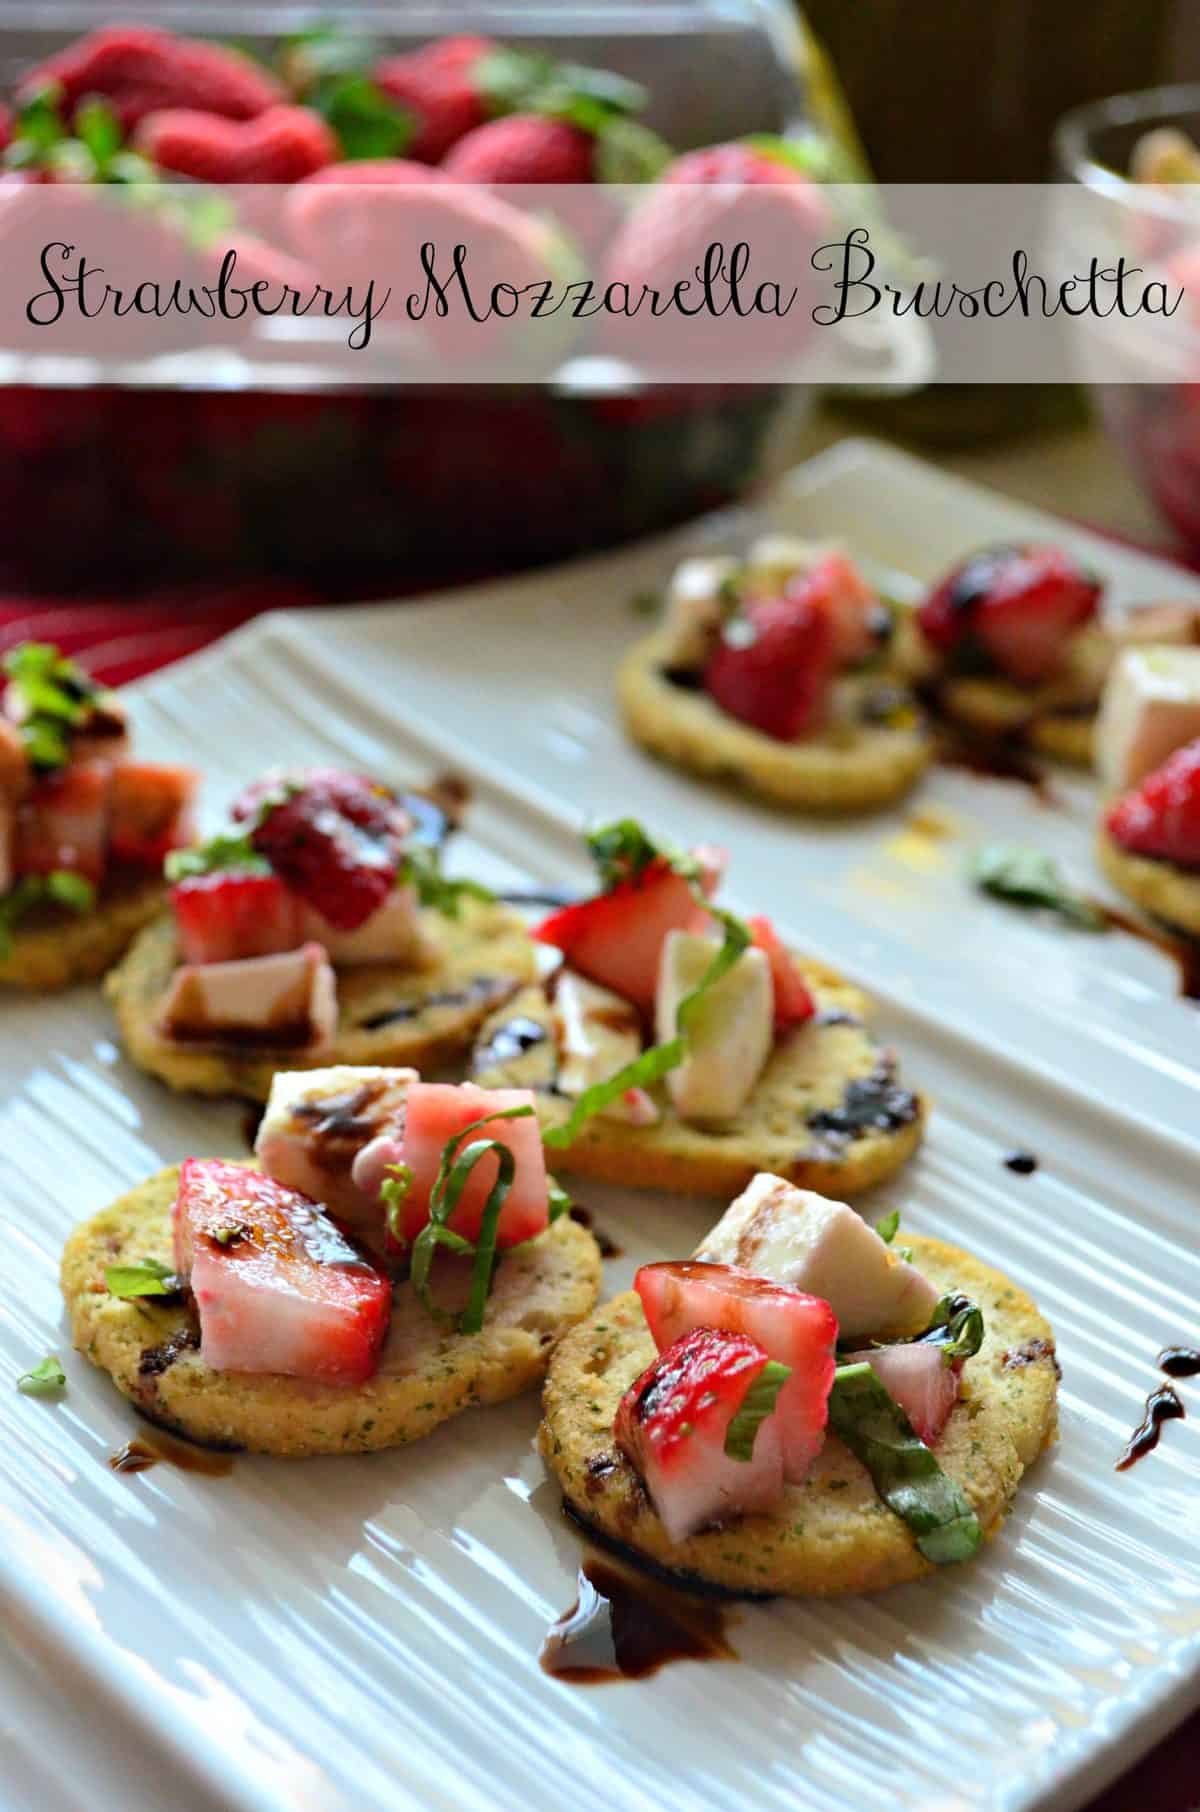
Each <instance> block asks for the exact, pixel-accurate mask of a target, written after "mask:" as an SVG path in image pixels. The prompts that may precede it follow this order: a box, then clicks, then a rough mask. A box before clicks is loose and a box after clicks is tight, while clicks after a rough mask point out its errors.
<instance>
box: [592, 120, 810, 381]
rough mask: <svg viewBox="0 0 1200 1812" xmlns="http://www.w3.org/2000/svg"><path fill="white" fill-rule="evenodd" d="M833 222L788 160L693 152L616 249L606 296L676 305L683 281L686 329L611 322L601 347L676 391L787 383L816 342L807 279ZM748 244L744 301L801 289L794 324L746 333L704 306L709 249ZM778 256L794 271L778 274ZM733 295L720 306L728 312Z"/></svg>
mask: <svg viewBox="0 0 1200 1812" xmlns="http://www.w3.org/2000/svg"><path fill="white" fill-rule="evenodd" d="M829 226H830V216H829V210H828V207H827V205H826V202H825V200H824V197H823V196H822V194H821V191H820V189H819V187H818V185H817V184H816V183H814V182H813V181H812V180H811V179H810V178H809V177H808V176H807V175H805V174H804V172H803V171H802V170H800V169H798V168H797V166H796V165H795V164H794V163H792V162H790V161H788V160H787V159H786V158H785V157H784V156H782V155H777V154H775V153H774V152H773V151H765V150H762V149H759V148H758V147H756V146H755V145H753V144H748V143H747V144H744V143H740V142H733V143H730V144H724V145H712V146H709V147H707V148H706V149H704V150H700V151H690V152H688V153H687V154H686V155H685V156H683V157H678V158H676V159H675V160H674V161H673V162H672V163H670V164H669V165H668V166H667V168H666V170H665V171H664V172H663V173H662V175H661V176H660V177H659V178H658V180H657V181H656V182H654V183H652V184H651V185H650V186H649V187H648V188H647V189H646V192H645V196H644V199H639V201H638V204H637V206H636V207H635V208H634V209H633V212H632V213H631V214H630V215H629V217H628V219H627V220H626V222H625V224H624V226H623V227H622V228H621V230H620V232H619V233H617V234H616V236H615V237H614V239H613V241H612V244H611V246H610V248H609V252H608V257H607V260H606V265H605V270H604V282H605V284H606V285H607V284H617V285H622V284H624V285H628V288H629V292H630V294H631V295H633V296H638V295H640V294H641V293H642V292H643V288H645V289H649V290H657V291H659V292H660V293H661V294H663V295H665V296H670V295H671V294H672V293H673V292H674V289H675V285H676V284H677V283H678V282H679V280H680V279H681V278H682V279H686V280H688V281H689V282H692V284H693V288H692V293H691V294H690V295H689V296H688V298H687V300H688V301H689V303H694V304H696V309H695V312H694V313H693V314H691V315H690V316H688V317H684V316H681V315H672V316H671V317H670V318H669V319H668V320H665V321H663V320H655V319H653V318H652V317H651V315H650V313H649V311H648V310H646V311H642V312H640V313H639V314H637V315H636V316H633V317H626V316H624V315H616V314H613V315H608V316H606V317H605V318H604V320H603V322H602V326H601V333H600V337H601V340H602V342H603V344H604V345H605V346H606V348H608V349H609V350H611V351H614V352H619V353H621V354H622V355H624V356H625V357H628V358H630V359H631V360H632V361H634V362H635V363H639V364H641V365H643V366H644V367H645V368H646V369H648V370H650V371H656V372H659V373H664V374H665V375H667V376H669V377H670V378H671V379H672V380H673V381H679V380H685V379H688V378H695V377H704V376H707V377H713V376H725V375H728V376H748V375H754V374H761V375H769V376H778V375H779V374H780V373H782V372H783V371H785V370H786V369H787V368H788V366H789V365H790V364H792V363H793V362H794V360H795V359H796V357H797V356H798V354H799V352H800V351H801V349H802V348H803V346H804V345H805V343H806V342H807V340H808V338H809V335H810V333H811V331H812V320H811V315H810V310H809V304H808V299H807V273H808V271H809V259H810V255H811V252H812V250H813V249H814V248H815V247H816V245H817V244H818V243H819V242H820V240H821V239H822V238H823V237H826V236H827V235H828V231H829ZM743 241H744V242H745V243H746V244H747V245H748V247H749V252H750V258H749V266H748V275H747V277H746V280H745V292H746V297H747V298H749V297H752V296H753V295H754V292H755V289H756V287H757V285H758V284H759V283H760V282H763V281H778V282H779V284H780V288H781V290H786V289H787V288H788V287H789V286H790V285H793V284H794V285H795V287H796V289H797V295H796V297H795V299H794V300H793V301H791V304H790V307H789V308H788V310H787V312H786V313H781V314H779V315H775V314H772V313H762V314H757V315H755V316H754V318H753V319H752V320H750V321H739V320H738V319H737V318H736V315H735V314H734V313H733V312H732V310H731V308H730V307H729V306H728V305H727V306H726V311H725V313H724V314H722V315H721V316H719V317H717V316H714V314H713V313H711V312H709V311H708V310H707V309H705V308H703V307H701V306H700V303H701V297H700V290H699V286H698V284H697V283H695V282H694V280H693V276H692V273H693V272H694V271H695V270H696V269H697V267H699V266H702V265H703V264H704V263H705V260H706V257H707V255H708V253H709V248H710V246H712V245H714V244H716V245H720V246H723V247H725V248H726V252H727V254H728V252H729V251H730V250H731V248H732V247H733V246H734V245H736V244H738V243H739V242H743ZM780 248H786V263H785V266H784V267H783V268H781V266H780ZM724 299H725V298H724V293H723V292H721V293H719V294H718V297H717V301H718V303H720V302H721V301H723V300H724Z"/></svg>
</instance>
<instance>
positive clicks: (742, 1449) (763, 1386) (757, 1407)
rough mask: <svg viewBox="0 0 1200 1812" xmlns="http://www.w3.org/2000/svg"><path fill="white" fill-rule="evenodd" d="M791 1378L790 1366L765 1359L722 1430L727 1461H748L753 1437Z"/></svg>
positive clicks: (751, 1450) (752, 1446) (752, 1450)
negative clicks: (737, 1408)
mask: <svg viewBox="0 0 1200 1812" xmlns="http://www.w3.org/2000/svg"><path fill="white" fill-rule="evenodd" d="M791 1375H792V1368H791V1366H790V1365H781V1364H780V1363H779V1361H778V1359H768V1360H767V1363H766V1364H765V1365H764V1366H763V1368H762V1370H761V1372H759V1374H758V1377H757V1378H756V1379H755V1380H754V1383H753V1384H752V1385H751V1386H750V1389H749V1390H748V1391H747V1392H746V1395H745V1396H744V1397H743V1398H742V1407H741V1408H740V1409H739V1410H738V1412H737V1414H736V1416H734V1418H733V1420H732V1422H730V1424H729V1427H728V1428H727V1429H726V1430H725V1452H726V1455H727V1457H728V1458H729V1459H731V1460H749V1459H751V1458H752V1457H753V1454H754V1439H755V1436H756V1435H757V1434H758V1431H759V1428H760V1426H761V1424H762V1423H763V1422H765V1421H766V1419H767V1417H768V1416H769V1415H770V1413H771V1411H772V1410H773V1409H774V1407H775V1400H776V1398H777V1397H778V1395H779V1393H780V1391H781V1390H782V1389H783V1387H784V1385H785V1384H786V1383H787V1381H788V1379H789V1378H790V1377H791Z"/></svg>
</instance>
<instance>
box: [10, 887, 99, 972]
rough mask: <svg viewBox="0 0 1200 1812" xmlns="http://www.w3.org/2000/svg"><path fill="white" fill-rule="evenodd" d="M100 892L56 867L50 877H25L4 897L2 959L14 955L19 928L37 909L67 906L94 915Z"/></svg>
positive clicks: (72, 910)
mask: <svg viewBox="0 0 1200 1812" xmlns="http://www.w3.org/2000/svg"><path fill="white" fill-rule="evenodd" d="M95 904H96V889H95V888H94V887H93V885H92V883H91V882H90V881H88V880H86V879H85V878H84V876H83V875H77V874H74V873H72V871H71V870H70V869H67V868H56V869H54V870H53V871H52V872H51V873H50V874H48V875H25V876H23V877H22V879H21V880H19V881H18V882H17V884H16V886H15V887H14V888H13V889H12V890H11V892H9V893H7V894H5V895H4V896H3V897H2V898H0V959H3V958H5V957H8V956H11V955H12V948H13V938H12V934H13V931H14V929H15V927H16V926H17V925H18V923H19V922H20V920H21V919H23V918H24V917H25V914H26V913H27V912H32V911H33V909H34V907H35V906H45V905H49V906H65V907H67V908H68V909H69V910H70V911H71V912H79V913H84V912H90V911H91V910H92V907H93V906H94V905H95Z"/></svg>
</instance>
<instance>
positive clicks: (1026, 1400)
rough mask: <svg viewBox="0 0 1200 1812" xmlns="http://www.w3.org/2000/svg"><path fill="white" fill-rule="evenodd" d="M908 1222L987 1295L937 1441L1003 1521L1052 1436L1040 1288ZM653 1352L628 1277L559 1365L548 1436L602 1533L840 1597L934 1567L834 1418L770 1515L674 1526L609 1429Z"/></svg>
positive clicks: (928, 1271)
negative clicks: (699, 1526)
mask: <svg viewBox="0 0 1200 1812" xmlns="http://www.w3.org/2000/svg"><path fill="white" fill-rule="evenodd" d="M904 1237H905V1242H906V1244H908V1245H910V1246H911V1247H912V1248H913V1256H914V1259H915V1261H916V1264H917V1265H918V1267H919V1268H920V1270H922V1271H923V1272H924V1273H925V1275H926V1276H927V1277H928V1278H929V1279H930V1280H931V1282H933V1283H934V1284H936V1285H937V1286H938V1288H939V1289H940V1290H945V1291H949V1290H962V1291H963V1292H965V1293H966V1294H967V1295H968V1296H970V1297H972V1298H973V1299H974V1300H975V1301H976V1302H977V1303H979V1305H980V1307H981V1308H982V1309H983V1313H984V1321H985V1325H986V1333H985V1336H984V1342H983V1346H982V1347H981V1349H980V1351H979V1353H978V1354H977V1355H976V1356H975V1358H973V1359H969V1360H968V1361H967V1363H966V1365H965V1366H964V1368H963V1379H962V1395H961V1397H960V1399H959V1402H958V1403H957V1404H956V1406H955V1408H954V1409H953V1410H952V1411H951V1414H950V1420H949V1422H948V1423H947V1425H946V1429H945V1432H944V1434H943V1436H942V1438H941V1440H940V1441H939V1442H938V1445H937V1449H936V1452H937V1457H938V1460H939V1462H940V1464H941V1466H942V1468H943V1470H944V1471H945V1472H947V1473H948V1474H949V1475H950V1477H951V1478H953V1479H955V1480H956V1481H957V1483H958V1484H959V1485H960V1486H961V1487H962V1489H963V1491H964V1492H965V1494H966V1496H967V1498H968V1499H969V1500H970V1503H971V1505H972V1507H973V1508H974V1510H975V1513H976V1515H977V1516H978V1518H979V1521H980V1524H981V1526H982V1528H983V1531H984V1534H985V1536H987V1537H991V1536H992V1535H994V1534H995V1533H996V1531H997V1530H998V1529H999V1527H1000V1525H1001V1523H1002V1521H1003V1519H1004V1515H1005V1512H1006V1511H1007V1509H1008V1507H1009V1505H1010V1504H1011V1502H1012V1500H1013V1497H1014V1496H1015V1494H1016V1490H1017V1486H1018V1485H1019V1484H1020V1482H1021V1478H1022V1476H1023V1474H1024V1473H1025V1471H1026V1469H1027V1468H1028V1467H1029V1466H1030V1465H1032V1463H1033V1461H1034V1460H1035V1459H1036V1458H1037V1456H1038V1455H1039V1454H1040V1453H1041V1452H1042V1450H1043V1448H1045V1447H1046V1446H1047V1445H1048V1444H1049V1443H1050V1442H1051V1441H1052V1440H1053V1439H1054V1435H1055V1432H1056V1428H1057V1419H1058V1412H1057V1384H1058V1365H1057V1361H1056V1359H1055V1356H1054V1337H1053V1334H1052V1333H1051V1330H1050V1327H1049V1324H1048V1323H1047V1322H1046V1321H1045V1320H1043V1318H1042V1316H1041V1315H1039V1314H1038V1312H1037V1309H1036V1308H1035V1307H1034V1304H1033V1303H1032V1302H1031V1301H1030V1299H1029V1297H1028V1296H1026V1295H1025V1293H1024V1292H1023V1291H1022V1290H1019V1289H1017V1287H1016V1285H1015V1284H1013V1283H1011V1282H1010V1281H1009V1279H1008V1278H1007V1277H1005V1276H1003V1275H1002V1274H1001V1273H1000V1272H999V1271H994V1270H992V1269H991V1267H990V1266H988V1265H984V1264H981V1263H980V1262H979V1260H978V1259H975V1258H972V1257H971V1256H970V1254H969V1253H966V1252H961V1251H959V1250H958V1249H957V1248H956V1247H954V1246H948V1245H944V1244H943V1243H942V1241H940V1240H935V1239H925V1238H922V1237H920V1236H918V1235H914V1234H909V1233H908V1232H906V1233H905V1236H904ZM654 1356H655V1347H654V1342H653V1340H652V1339H651V1338H650V1332H649V1329H648V1328H647V1326H646V1321H645V1317H644V1315H643V1314H642V1305H641V1302H640V1301H639V1299H638V1297H637V1296H636V1295H635V1294H634V1293H633V1292H632V1291H630V1292H628V1293H627V1294H626V1295H623V1296H618V1297H616V1298H615V1299H614V1300H613V1301H612V1302H609V1303H605V1304H603V1305H602V1306H601V1307H600V1308H598V1309H597V1310H596V1311H595V1313H594V1314H593V1315H591V1316H589V1317H588V1319H587V1320H586V1321H585V1322H583V1323H582V1324H581V1325H580V1326H579V1327H577V1328H574V1329H573V1330H572V1331H571V1333H569V1334H568V1335H567V1336H566V1338H565V1339H564V1340H563V1341H562V1343H561V1344H560V1345H559V1347H558V1348H557V1350H556V1352H555V1354H554V1358H553V1360H552V1362H551V1365H550V1375H549V1377H548V1379H547V1381H546V1390H545V1395H544V1398H543V1406H542V1407H543V1419H542V1425H541V1430H540V1433H539V1437H538V1444H539V1446H540V1448H541V1451H542V1456H543V1458H544V1459H545V1461H546V1464H547V1466H548V1467H549V1468H550V1470H551V1472H552V1473H553V1474H554V1475H555V1477H556V1478H557V1479H558V1482H559V1484H560V1485H561V1486H562V1489H563V1495H564V1497H565V1499H566V1501H567V1503H568V1504H569V1505H570V1506H571V1508H572V1509H573V1510H574V1511H575V1512H576V1513H577V1514H578V1515H579V1516H580V1517H581V1518H582V1519H583V1520H584V1521H585V1522H586V1523H588V1524H590V1525H591V1526H592V1527H594V1528H595V1529H596V1530H597V1531H598V1532H599V1533H600V1534H601V1535H602V1536H605V1537H607V1538H609V1539H610V1540H613V1541H617V1542H620V1543H622V1544H624V1545H625V1546H627V1547H629V1548H632V1549H633V1550H635V1552H636V1553H638V1554H641V1555H643V1556H645V1557H647V1558H648V1559H650V1560H652V1561H653V1562H655V1563H656V1564H657V1565H659V1566H662V1567H666V1568H668V1569H670V1570H672V1571H674V1572H677V1573H679V1574H681V1575H686V1576H690V1577H692V1578H694V1579H695V1578H698V1579H702V1580H705V1581H707V1582H709V1583H710V1584H713V1585H719V1586H723V1587H725V1588H727V1589H729V1590H732V1591H740V1592H757V1593H762V1592H780V1593H788V1594H791V1595H794V1596H798V1597H807V1596H817V1597H833V1596H835V1595H837V1594H840V1593H844V1592H878V1591H882V1590H883V1588H884V1587H885V1586H892V1585H899V1584H901V1583H902V1582H904V1581H906V1580H911V1579H918V1578H920V1577H921V1575H922V1574H925V1573H930V1572H932V1571H934V1568H933V1565H932V1563H931V1562H930V1561H927V1560H926V1559H925V1557H924V1556H923V1555H922V1554H921V1553H920V1552H919V1550H918V1548H917V1546H916V1543H915V1541H914V1539H913V1537H912V1535H911V1533H910V1532H909V1530H908V1528H907V1527H906V1525H905V1524H904V1523H903V1522H901V1520H900V1518H899V1517H898V1516H896V1515H895V1514H894V1513H893V1512H892V1511H891V1510H889V1509H888V1507H887V1505H886V1504H884V1503H883V1502H882V1501H881V1500H880V1498H879V1497H878V1496H877V1494H876V1492H875V1487H874V1485H873V1484H872V1483H871V1479H870V1476H869V1475H868V1473H867V1471H866V1469H865V1468H864V1467H863V1466H862V1465H861V1464H860V1462H859V1461H858V1460H856V1459H855V1458H854V1456H853V1454H851V1452H850V1451H849V1449H848V1448H847V1447H845V1446H843V1444H842V1442H841V1441H840V1440H839V1439H838V1438H837V1436H836V1435H833V1434H830V1435H827V1437H826V1440H825V1446H824V1447H823V1449H822V1451H821V1453H820V1455H819V1457H818V1459H817V1461H816V1463H815V1465H814V1467H813V1470H812V1472H811V1473H810V1474H809V1476H808V1478H807V1479H805V1481H804V1483H803V1484H802V1485H789V1486H788V1487H787V1488H786V1491H785V1494H784V1497H783V1499H782V1501H781V1502H780V1504H779V1506H778V1507H777V1508H776V1509H775V1510H773V1511H772V1512H771V1513H770V1514H769V1515H766V1516H744V1517H738V1518H736V1519H734V1520H732V1521H730V1522H729V1523H727V1524H726V1525H724V1526H723V1527H717V1528H712V1529H705V1530H702V1531H701V1532H700V1533H699V1534H697V1535H693V1536H691V1537H689V1539H688V1540H687V1541H683V1542H672V1541H670V1540H669V1539H668V1536H667V1533H666V1530H665V1529H664V1528H663V1526H662V1523H661V1522H660V1521H659V1518H658V1516H657V1515H656V1514H655V1512H654V1510H653V1509H652V1508H651V1506H650V1503H649V1500H648V1499H647V1497H646V1494H645V1491H644V1489H643V1487H642V1484H641V1481H640V1480H639V1478H638V1476H637V1474H636V1473H635V1471H634V1469H633V1467H632V1466H631V1465H630V1463H629V1461H628V1460H626V1459H625V1457H624V1456H623V1455H622V1454H621V1453H620V1452H619V1451H618V1449H617V1447H616V1445H615V1443H614V1441H613V1434H612V1429H613V1418H614V1417H615V1415H616V1412H617V1405H618V1404H619V1403H620V1401H621V1398H622V1396H623V1395H624V1394H625V1392H626V1390H627V1389H628V1388H629V1386H630V1385H631V1384H632V1383H633V1382H634V1380H635V1379H636V1378H637V1377H638V1376H639V1375H640V1374H641V1373H642V1372H643V1371H644V1370H645V1368H646V1366H648V1365H649V1364H650V1363H651V1362H652V1360H653V1359H654Z"/></svg>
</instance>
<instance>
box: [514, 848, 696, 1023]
mask: <svg viewBox="0 0 1200 1812" xmlns="http://www.w3.org/2000/svg"><path fill="white" fill-rule="evenodd" d="M708 924H709V915H708V914H707V913H706V912H705V910H704V908H703V907H702V906H700V905H698V904H697V902H696V900H695V898H694V897H693V894H692V889H691V886H690V884H689V883H688V882H687V881H686V880H685V879H684V877H683V876H682V875H679V874H676V872H675V870H674V869H673V868H672V867H671V865H670V863H669V862H668V861H667V860H666V858H665V857H660V858H659V859H658V860H657V861H654V862H650V863H648V864H647V866H646V867H645V868H644V869H643V870H642V872H641V874H639V875H634V876H630V877H629V879H627V880H624V881H619V882H618V883H617V885H616V886H615V887H614V888H612V889H610V891H609V892H608V893H602V894H597V896H596V897H595V899H591V900H582V901H581V902H580V903H579V904H578V905H576V906H564V907H563V908H562V910H561V911H559V912H552V913H551V914H550V916H549V918H547V919H543V920H542V922H541V924H540V925H538V926H537V927H536V928H535V929H534V931H533V933H532V936H533V937H535V938H537V939H538V941H539V942H540V943H543V944H554V945H556V946H557V948H558V949H559V950H561V951H562V953H563V955H564V957H565V959H566V961H567V963H568V964H569V966H570V967H571V968H572V969H577V970H578V971H579V973H580V974H581V975H586V976H588V977H590V979H591V980H592V981H596V982H599V983H600V985H601V986H602V987H605V988H612V989H613V991H614V993H617V994H620V995H623V996H624V998H625V999H626V1000H630V1001H632V1002H633V1004H634V1005H635V1006H636V1007H638V1008H640V1009H641V1011H642V1012H644V1013H646V1014H650V1013H652V1012H653V1010H654V996H655V990H656V988H657V986H658V961H659V956H660V955H661V953H662V946H663V940H664V938H665V937H666V935H667V933H668V931H704V930H706V929H707V927H708Z"/></svg>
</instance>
